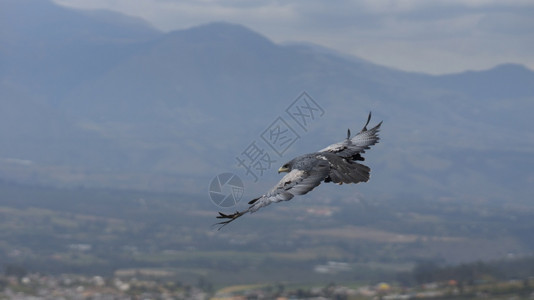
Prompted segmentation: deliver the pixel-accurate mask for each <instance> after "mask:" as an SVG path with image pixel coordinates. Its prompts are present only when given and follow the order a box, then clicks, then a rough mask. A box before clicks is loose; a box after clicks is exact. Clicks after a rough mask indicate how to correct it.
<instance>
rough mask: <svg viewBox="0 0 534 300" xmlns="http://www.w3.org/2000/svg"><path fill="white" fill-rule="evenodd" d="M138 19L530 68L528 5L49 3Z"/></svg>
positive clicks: (409, 66) (434, 63) (420, 0)
mask: <svg viewBox="0 0 534 300" xmlns="http://www.w3.org/2000/svg"><path fill="white" fill-rule="evenodd" d="M56 2H57V3H59V4H62V5H67V6H72V7H77V8H83V9H110V10H115V11H119V12H122V13H125V14H129V15H135V16H139V17H142V18H144V19H146V20H148V21H149V22H151V23H152V24H153V25H154V26H156V27H158V28H160V29H162V30H176V29H184V28H188V27H192V26H196V25H200V24H203V23H208V22H213V21H227V22H234V23H240V24H243V25H245V26H248V27H250V28H251V29H253V30H256V31H258V32H260V33H262V34H264V35H266V36H267V37H269V38H271V39H272V40H274V41H276V42H281V41H306V42H312V43H316V44H320V45H323V46H326V47H330V48H334V49H336V50H339V51H341V52H345V53H349V54H353V55H356V56H360V57H362V58H365V59H368V60H371V61H374V62H376V63H380V64H385V65H389V66H393V67H396V68H400V69H405V70H411V71H422V72H429V73H449V72H457V71H462V70H466V69H486V68H490V67H492V66H494V65H496V64H499V63H505V62H515V63H521V64H525V65H527V66H528V67H530V68H534V51H533V50H534V49H533V48H534V39H532V32H533V29H534V18H532V17H531V16H532V15H534V2H532V1H529V0H509V1H499V0H468V1H465V0H433V1H427V0H395V1H393V0H360V1H349V0H341V1H336V2H335V4H334V3H332V2H325V1H319V0H309V1H277V0H260V1H244V0H223V1H214V0H202V1H177V0H155V1H149V0H114V1H109V0H68V1H67V0H56Z"/></svg>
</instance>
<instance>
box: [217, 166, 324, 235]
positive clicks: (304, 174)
mask: <svg viewBox="0 0 534 300" xmlns="http://www.w3.org/2000/svg"><path fill="white" fill-rule="evenodd" d="M309 163H310V164H311V165H313V167H312V168H311V170H309V171H304V170H298V169H294V170H292V171H291V172H289V173H287V174H286V175H285V176H284V177H283V178H282V179H281V180H280V181H279V182H278V184H277V185H275V186H274V187H273V188H272V189H271V190H270V191H269V192H268V193H267V194H265V195H262V196H261V197H258V198H256V199H253V200H251V201H250V202H249V203H248V204H249V205H250V206H249V207H248V208H247V209H245V210H242V211H236V212H235V213H233V214H223V213H221V212H219V215H218V216H217V218H219V219H228V220H226V221H223V222H219V223H216V224H214V225H220V227H219V230H220V229H221V228H223V227H224V226H225V225H227V224H229V223H230V222H232V221H234V220H235V219H237V218H239V217H241V216H242V215H244V214H246V213H248V212H250V213H253V212H255V211H257V210H258V209H260V208H262V207H264V206H267V205H269V204H271V203H275V202H280V201H288V200H291V199H292V198H293V197H294V196H295V195H304V194H306V193H307V192H309V191H311V190H313V189H314V188H315V187H316V186H318V185H319V184H320V183H321V182H322V181H323V180H324V179H325V178H326V177H327V176H328V174H329V172H330V164H329V163H328V161H327V160H325V159H321V158H310V162H309Z"/></svg>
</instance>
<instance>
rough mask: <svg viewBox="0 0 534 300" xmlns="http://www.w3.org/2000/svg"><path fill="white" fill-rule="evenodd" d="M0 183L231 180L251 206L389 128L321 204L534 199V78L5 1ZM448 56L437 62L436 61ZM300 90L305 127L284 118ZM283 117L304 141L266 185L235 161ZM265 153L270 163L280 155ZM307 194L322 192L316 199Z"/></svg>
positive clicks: (198, 187)
mask: <svg viewBox="0 0 534 300" xmlns="http://www.w3.org/2000/svg"><path fill="white" fill-rule="evenodd" d="M0 11H1V12H0V19H1V21H0V45H1V46H0V66H1V67H0V141H1V142H0V145H1V146H0V180H3V181H7V182H11V181H13V182H24V183H31V184H41V185H54V186H99V187H102V186H109V187H119V188H139V189H149V190H168V191H182V192H186V193H191V194H204V193H205V194H206V195H207V187H208V183H209V180H210V179H211V178H212V177H214V176H215V175H217V174H218V173H220V172H225V171H229V172H234V173H236V174H238V175H239V176H241V177H242V179H243V180H245V184H246V191H245V196H246V197H248V196H251V195H254V193H256V192H261V191H262V190H263V189H266V188H269V187H270V186H271V185H273V184H274V183H275V182H276V180H277V178H278V177H277V174H275V173H276V172H275V171H276V168H277V167H278V165H279V164H281V163H283V162H285V161H286V160H289V159H290V158H291V156H292V155H295V154H298V153H304V152H311V151H315V150H317V149H321V148H323V147H324V146H326V145H328V144H330V143H333V142H337V141H339V140H341V139H343V138H344V137H345V134H346V129H347V127H350V128H351V129H352V131H353V132H356V131H357V130H359V129H360V128H361V126H363V124H364V122H365V119H366V116H367V113H368V112H369V111H373V121H372V123H373V124H374V123H375V122H378V121H380V120H384V125H383V130H382V141H381V142H380V144H378V145H377V146H376V147H374V148H373V149H372V150H371V151H369V152H368V153H367V155H366V157H367V163H368V165H369V166H371V168H372V179H371V181H370V182H369V183H367V184H362V185H359V186H357V187H351V188H343V189H333V188H332V187H320V188H319V189H322V192H318V193H317V197H321V196H322V195H323V196H324V195H328V194H329V193H330V192H332V193H343V194H344V195H347V194H350V193H354V192H355V191H356V190H357V191H360V192H362V193H363V194H365V196H366V197H369V198H375V197H387V198H397V197H398V198H402V197H412V198H413V197H415V198H436V197H439V198H443V197H445V198H447V197H452V198H461V199H476V200H481V199H482V200H486V199H489V200H506V201H512V200H513V201H528V200H529V199H530V197H531V195H533V194H534V132H533V130H532V129H533V128H534V119H533V118H532V112H534V72H533V71H532V70H529V69H527V68H525V67H523V66H521V65H514V64H506V65H500V66H496V67H495V68H493V69H490V70H486V71H477V72H465V73H460V74H450V75H443V76H432V75H426V74H420V73H410V72H403V71H400V70H394V69H390V68H387V67H384V66H379V65H375V64H372V63H369V62H367V61H365V60H363V59H359V58H354V57H350V56H348V55H342V54H338V53H336V52H334V51H329V50H328V49H324V48H320V47H315V46H313V45H306V44H284V45H280V44H275V43H273V42H271V41H270V40H269V39H268V38H266V37H264V36H262V35H260V34H258V33H256V32H253V31H251V30H249V29H247V28H245V27H243V26H241V25H236V24H228V23H211V24H206V25H203V26H199V27H194V28H191V29H187V30H179V31H173V32H168V33H164V32H160V31H158V30H156V29H154V28H152V27H151V26H150V25H149V24H146V23H144V22H143V21H142V20H139V19H135V18H132V17H127V16H123V15H120V14H117V13H111V12H106V11H96V12H87V11H78V10H72V9H68V8H64V7H60V6H57V5H55V4H53V3H52V2H48V1H28V0H22V1H20V0H17V1H14V0H7V1H3V2H2V3H1V4H0ZM436 59H439V58H436ZM302 92H306V93H307V95H308V96H310V97H311V98H312V99H313V100H315V102H316V103H317V104H318V105H319V106H320V107H321V108H322V109H323V111H324V114H323V115H322V116H320V117H319V116H316V117H315V119H314V120H311V121H310V124H309V126H308V127H306V128H302V127H299V126H298V125H297V124H296V123H295V120H292V119H291V118H290V117H289V115H288V114H287V113H286V109H287V108H288V107H290V105H291V104H292V102H293V101H294V100H295V99H297V97H298V96H299V95H301V94H302ZM278 117H281V118H282V119H284V120H285V121H286V122H287V124H288V125H289V126H290V127H292V128H293V129H294V131H295V132H296V133H297V134H298V135H299V137H300V139H299V140H298V141H297V142H296V143H295V144H294V145H292V146H291V147H290V148H289V149H288V150H287V152H285V154H284V156H283V157H279V156H278V157H276V156H273V157H275V158H276V162H275V163H273V166H272V167H271V169H269V170H266V171H265V174H264V176H263V177H262V178H261V180H259V182H258V183H254V182H253V178H252V177H251V176H247V175H246V173H245V170H244V169H243V168H240V167H238V166H237V161H236V159H235V158H236V156H239V155H240V153H242V152H243V151H244V150H245V149H246V148H247V147H248V146H249V145H250V144H251V143H252V142H253V141H257V142H258V144H261V145H262V146H263V147H264V148H265V149H266V151H267V150H269V148H268V146H266V145H265V144H264V143H262V139H261V134H262V132H264V130H266V128H268V127H269V126H270V125H271V124H272V123H273V122H274V121H275V120H276V119H277V118H278ZM271 154H272V153H271ZM310 197H312V198H313V196H310Z"/></svg>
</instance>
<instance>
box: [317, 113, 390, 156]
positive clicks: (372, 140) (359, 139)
mask: <svg viewBox="0 0 534 300" xmlns="http://www.w3.org/2000/svg"><path fill="white" fill-rule="evenodd" d="M369 121H371V113H369V116H368V117H367V123H365V126H363V128H362V130H361V131H360V132H358V134H356V135H355V136H354V137H352V138H351V137H350V129H349V130H348V132H347V138H346V139H345V140H344V141H342V142H339V143H335V144H332V145H330V146H328V147H326V148H324V149H321V150H320V151H319V152H327V153H333V154H336V155H337V156H340V157H343V158H346V159H350V160H364V158H363V157H362V156H361V155H360V153H365V150H367V149H370V148H371V146H372V145H374V144H376V143H378V141H379V140H380V138H379V137H378V131H380V125H382V122H380V123H378V125H376V126H375V127H373V128H371V129H367V125H369Z"/></svg>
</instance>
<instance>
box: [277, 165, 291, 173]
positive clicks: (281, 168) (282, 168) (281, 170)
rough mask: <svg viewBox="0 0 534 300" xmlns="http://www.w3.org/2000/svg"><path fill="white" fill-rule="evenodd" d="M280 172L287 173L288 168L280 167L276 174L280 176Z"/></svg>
mask: <svg viewBox="0 0 534 300" xmlns="http://www.w3.org/2000/svg"><path fill="white" fill-rule="evenodd" d="M282 172H289V168H287V167H284V166H282V167H280V169H278V174H280V173H282Z"/></svg>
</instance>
